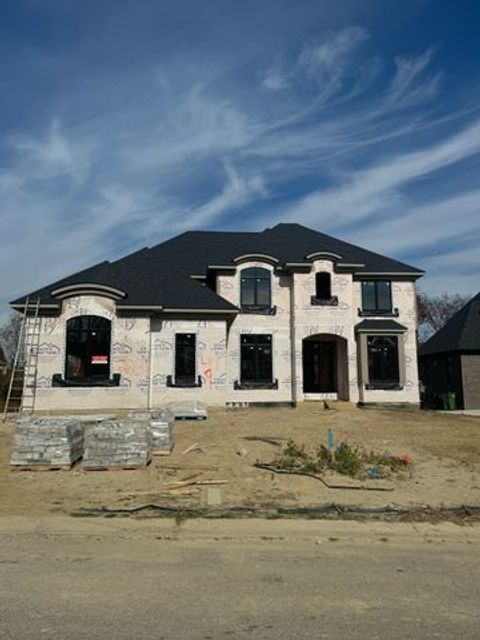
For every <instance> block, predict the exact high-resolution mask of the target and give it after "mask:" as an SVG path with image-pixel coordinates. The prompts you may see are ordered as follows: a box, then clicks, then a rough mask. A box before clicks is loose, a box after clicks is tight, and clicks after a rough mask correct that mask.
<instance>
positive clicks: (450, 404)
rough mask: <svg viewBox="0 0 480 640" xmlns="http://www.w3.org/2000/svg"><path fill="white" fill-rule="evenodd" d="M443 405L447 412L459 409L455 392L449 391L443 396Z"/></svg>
mask: <svg viewBox="0 0 480 640" xmlns="http://www.w3.org/2000/svg"><path fill="white" fill-rule="evenodd" d="M442 403H443V408H444V410H445V411H454V410H455V409H456V408H457V403H456V398H455V391H448V392H447V393H443V394H442Z"/></svg>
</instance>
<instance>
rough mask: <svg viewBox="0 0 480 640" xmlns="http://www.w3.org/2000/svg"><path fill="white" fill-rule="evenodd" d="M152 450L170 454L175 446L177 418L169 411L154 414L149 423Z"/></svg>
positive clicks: (163, 410) (164, 410)
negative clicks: (174, 429)
mask: <svg viewBox="0 0 480 640" xmlns="http://www.w3.org/2000/svg"><path fill="white" fill-rule="evenodd" d="M149 424H150V432H151V435H152V449H153V451H155V452H157V453H170V452H171V451H172V449H173V445H174V435H173V434H174V431H173V428H174V424H175V416H174V415H173V413H172V412H171V411H169V410H168V409H162V410H160V411H158V412H153V413H152V415H151V418H150V421H149Z"/></svg>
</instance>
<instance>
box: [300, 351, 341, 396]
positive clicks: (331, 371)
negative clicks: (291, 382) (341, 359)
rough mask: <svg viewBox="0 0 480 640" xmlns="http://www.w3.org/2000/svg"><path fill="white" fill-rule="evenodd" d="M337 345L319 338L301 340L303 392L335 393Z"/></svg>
mask: <svg viewBox="0 0 480 640" xmlns="http://www.w3.org/2000/svg"><path fill="white" fill-rule="evenodd" d="M336 360H337V345H336V343H335V342H327V341H320V340H304V341H303V391H304V393H335V392H336V391H337V376H336V371H335V369H336V367H335V363H336Z"/></svg>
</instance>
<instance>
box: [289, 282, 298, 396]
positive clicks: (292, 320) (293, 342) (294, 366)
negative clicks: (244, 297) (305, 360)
mask: <svg viewBox="0 0 480 640" xmlns="http://www.w3.org/2000/svg"><path fill="white" fill-rule="evenodd" d="M296 344H297V338H296V331H295V277H294V274H293V273H292V274H291V282H290V371H291V377H292V381H291V389H292V391H291V395H292V407H296V406H297V359H296V357H295V348H296Z"/></svg>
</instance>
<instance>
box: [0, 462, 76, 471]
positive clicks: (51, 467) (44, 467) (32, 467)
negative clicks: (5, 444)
mask: <svg viewBox="0 0 480 640" xmlns="http://www.w3.org/2000/svg"><path fill="white" fill-rule="evenodd" d="M75 464H76V463H75V462H74V463H73V464H71V465H68V464H35V463H33V464H12V465H11V467H10V468H11V469H12V471H70V469H72V467H73V466H74V465H75Z"/></svg>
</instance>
